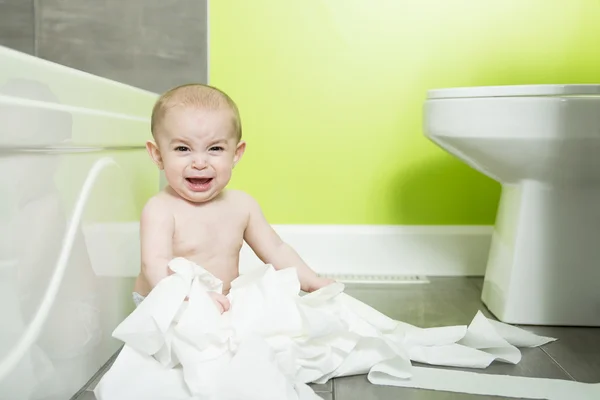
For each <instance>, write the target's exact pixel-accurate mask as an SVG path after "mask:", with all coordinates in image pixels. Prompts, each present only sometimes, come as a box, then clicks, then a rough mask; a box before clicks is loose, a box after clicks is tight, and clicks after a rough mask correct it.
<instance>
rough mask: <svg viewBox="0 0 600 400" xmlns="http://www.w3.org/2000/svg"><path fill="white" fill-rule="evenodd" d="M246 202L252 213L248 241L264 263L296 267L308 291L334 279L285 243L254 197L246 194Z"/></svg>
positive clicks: (247, 233) (301, 282)
mask: <svg viewBox="0 0 600 400" xmlns="http://www.w3.org/2000/svg"><path fill="white" fill-rule="evenodd" d="M244 201H245V202H246V203H247V207H248V209H249V214H250V215H249V219H248V226H247V227H246V231H245V233H244V240H245V241H246V242H247V243H248V245H249V246H250V247H251V248H252V250H253V251H254V253H256V255H257V256H258V258H260V259H261V260H262V262H264V263H265V264H271V265H273V267H275V269H282V268H287V267H295V268H296V270H297V271H298V279H299V281H300V286H301V289H302V290H303V291H305V292H313V291H315V290H317V289H320V288H321V287H323V286H327V285H328V284H330V283H333V282H334V281H333V280H331V279H326V278H321V277H319V276H318V275H317V274H316V273H315V272H314V271H313V270H312V269H311V268H310V267H309V266H308V265H306V263H305V262H304V260H302V258H301V257H300V256H299V255H298V253H297V252H296V251H295V250H294V249H293V248H292V247H291V246H290V245H288V244H287V243H285V242H284V241H283V240H282V239H281V238H280V237H279V235H278V234H277V232H275V230H274V229H273V228H272V227H271V225H270V224H269V223H268V222H267V220H266V219H265V216H264V214H263V212H262V210H261V209H260V206H259V205H258V203H257V202H256V201H255V200H254V199H253V198H252V197H250V196H249V195H245V196H244Z"/></svg>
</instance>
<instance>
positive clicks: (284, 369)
mask: <svg viewBox="0 0 600 400" xmlns="http://www.w3.org/2000/svg"><path fill="white" fill-rule="evenodd" d="M169 268H170V269H171V270H172V271H173V272H174V273H173V274H172V275H170V276H169V277H167V278H165V279H164V280H162V281H161V282H160V283H159V284H158V285H157V286H156V287H155V288H154V289H153V290H152V292H151V293H150V294H149V295H148V297H146V299H145V300H144V301H143V302H142V303H141V304H140V305H139V306H138V307H137V308H136V309H135V310H134V311H133V312H132V313H131V314H130V315H129V316H128V317H127V318H126V319H125V320H124V321H123V322H122V323H121V324H120V325H119V326H118V327H117V328H116V329H115V331H114V332H113V336H114V337H115V338H117V339H120V340H122V341H123V342H124V343H125V345H124V347H123V350H122V351H121V353H120V354H119V355H118V357H117V359H116V360H115V362H114V364H113V366H112V367H111V369H110V370H109V371H108V372H107V373H106V374H105V375H104V377H103V378H102V379H101V381H100V382H99V384H98V385H97V386H96V388H95V394H96V397H97V399H98V400H126V399H127V400H129V399H133V398H136V399H137V398H139V399H142V398H143V399H148V400H152V399H156V400H158V399H172V400H175V399H177V400H184V399H186V400H188V399H189V400H191V399H207V400H217V399H219V400H233V399H244V400H252V399H261V400H270V399H273V400H312V399H315V400H316V399H320V397H318V396H317V395H316V394H315V393H314V391H313V390H312V389H311V388H310V386H308V385H307V383H310V382H312V383H325V382H327V381H328V380H329V379H331V378H335V377H340V376H349V375H356V374H368V379H369V381H370V382H371V383H374V384H384V385H392V386H394V385H396V386H408V387H411V382H413V380H414V386H415V387H418V386H419V385H420V386H421V387H423V386H428V381H427V379H428V378H427V376H426V375H427V373H428V372H425V373H423V372H422V371H421V370H428V368H419V369H417V368H415V367H413V366H412V365H411V361H418V362H421V363H426V364H431V365H439V366H456V367H469V368H486V367H487V366H489V365H490V363H492V362H493V361H495V360H496V361H500V362H506V363H512V364H516V363H518V362H519V361H520V359H521V352H520V351H519V349H518V348H517V347H516V346H519V347H534V346H540V345H543V344H545V343H548V342H550V341H553V340H555V339H553V338H548V337H541V336H537V335H534V334H532V333H529V332H527V331H524V330H522V329H519V328H516V327H512V326H510V325H506V324H502V323H499V322H496V321H492V320H489V319H487V318H486V317H485V316H484V315H483V314H481V313H480V312H479V313H477V315H476V316H475V318H474V319H473V321H472V323H471V324H470V325H469V326H468V327H467V326H450V327H440V328H429V329H424V328H419V327H416V326H412V325H409V324H406V323H403V322H401V321H395V320H393V319H391V318H388V317H387V316H385V315H383V314H382V313H380V312H378V311H376V310H374V309H373V308H371V307H369V306H368V305H366V304H364V303H362V302H360V301H358V300H356V299H354V298H353V297H351V296H349V295H347V294H346V293H344V286H343V285H342V284H340V283H335V284H332V285H329V286H327V287H324V288H322V289H320V290H318V291H316V292H313V293H310V294H306V295H301V294H300V293H301V292H300V283H299V281H298V277H297V274H296V270H295V269H293V268H288V269H283V270H279V271H276V270H275V269H274V268H273V267H272V266H270V265H264V266H261V267H258V268H256V269H254V270H252V271H251V272H248V273H246V274H243V275H241V276H239V277H238V278H237V279H236V280H234V281H233V282H232V285H231V290H230V293H229V295H228V298H229V300H230V303H231V308H230V310H229V311H227V312H225V313H223V314H220V313H219V311H218V310H217V308H216V307H215V305H214V303H213V301H212V299H211V298H210V297H209V296H208V294H207V292H208V291H219V292H220V291H221V290H222V282H221V281H219V280H218V279H217V278H215V277H214V276H213V275H211V274H210V273H209V272H208V271H206V270H205V269H203V268H201V267H200V266H198V265H196V264H194V263H192V262H190V261H188V260H186V259H183V258H175V259H173V260H172V261H171V262H170V264H169ZM186 297H188V298H189V301H185V298H186ZM415 371H417V372H416V373H415ZM434 371H435V370H434ZM448 372H456V371H445V370H437V371H436V372H432V373H434V374H435V373H441V374H442V377H440V376H435V378H434V379H438V380H439V379H442V380H443V379H445V378H443V375H444V373H448ZM488 376H491V375H488ZM499 378H503V377H502V376H499ZM450 379H454V378H450ZM492 379H493V378H492ZM431 386H432V385H431V382H429V387H428V388H430V389H436V387H431ZM433 386H435V385H433ZM442 386H443V385H442ZM446 386H448V385H446ZM438 390H451V391H460V390H459V389H456V388H455V387H452V385H450V387H444V388H441V389H439V388H438ZM484 392H485V391H484ZM532 398H535V397H532Z"/></svg>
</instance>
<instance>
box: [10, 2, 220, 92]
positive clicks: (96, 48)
mask: <svg viewBox="0 0 600 400" xmlns="http://www.w3.org/2000/svg"><path fill="white" fill-rule="evenodd" d="M207 1H208V0H127V1H123V0H41V1H40V0H0V44H2V45H5V46H8V47H12V48H15V49H17V50H20V51H24V52H27V53H29V54H35V55H36V56H38V57H41V58H44V59H47V60H50V61H53V62H57V63H59V64H63V65H66V66H69V67H72V68H76V69H79V70H83V71H86V72H90V73H92V74H94V75H99V76H103V77H106V78H109V79H112V80H116V81H119V82H123V83H126V84H130V85H133V86H137V87H140V88H143V89H146V90H150V91H152V92H157V93H161V92H164V91H165V90H167V89H169V88H171V87H173V86H176V85H179V84H182V83H187V82H203V83H205V82H207V72H208V65H207V62H208V51H207V50H208V48H207V35H208V32H207Z"/></svg>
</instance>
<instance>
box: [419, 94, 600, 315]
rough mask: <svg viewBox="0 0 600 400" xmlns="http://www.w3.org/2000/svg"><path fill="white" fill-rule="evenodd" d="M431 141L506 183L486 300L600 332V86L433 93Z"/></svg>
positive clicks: (428, 109)
mask: <svg viewBox="0 0 600 400" xmlns="http://www.w3.org/2000/svg"><path fill="white" fill-rule="evenodd" d="M424 131H425V134H426V136H427V137H428V138H429V139H431V140H432V141H434V142H435V143H437V144H438V145H439V146H440V147H441V148H443V149H445V150H446V151H448V152H449V153H451V154H453V155H454V156H456V157H458V158H459V159H461V160H462V161H463V162H465V163H467V164H468V165H470V166H471V167H473V168H475V169H476V170H478V171H480V172H482V173H483V174H485V175H487V176H489V177H491V178H493V179H495V180H497V181H498V182H500V183H501V184H502V197H501V200H500V205H499V208H498V213H497V216H496V223H495V227H494V234H493V238H492V245H491V249H490V254H489V259H488V265H487V270H486V273H485V282H484V286H483V293H482V300H483V302H484V303H485V304H486V305H487V307H488V308H489V309H490V311H491V312H492V313H493V314H494V315H495V316H496V317H497V318H498V319H499V320H501V321H504V322H507V323H516V324H526V325H569V326H600V84H598V85H524V86H493V87H492V86H490V87H468V88H451V89H437V90H431V91H429V92H428V94H427V100H426V102H425V107H424Z"/></svg>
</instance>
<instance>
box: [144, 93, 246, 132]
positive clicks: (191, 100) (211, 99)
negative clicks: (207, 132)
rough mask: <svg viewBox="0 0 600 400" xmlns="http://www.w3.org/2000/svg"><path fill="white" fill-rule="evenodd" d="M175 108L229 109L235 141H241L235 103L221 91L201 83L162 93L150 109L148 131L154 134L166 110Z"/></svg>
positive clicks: (240, 130)
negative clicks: (150, 116) (150, 115)
mask: <svg viewBox="0 0 600 400" xmlns="http://www.w3.org/2000/svg"><path fill="white" fill-rule="evenodd" d="M176 106H194V107H198V108H203V109H208V110H219V109H223V108H226V109H229V110H230V111H231V113H232V114H233V115H232V117H233V129H234V132H233V133H234V135H235V138H236V139H237V141H240V140H241V139H242V123H241V119H240V113H239V111H238V108H237V105H236V104H235V102H234V101H233V100H232V99H231V97H229V96H228V95H227V94H226V93H225V92H223V91H222V90H219V89H217V88H216V87H213V86H209V85H204V84H201V83H189V84H185V85H181V86H177V87H174V88H172V89H170V90H168V91H167V92H165V93H163V94H162V95H161V96H160V97H159V98H158V100H157V101H156V103H155V104H154V108H153V109H152V118H151V122H150V130H151V131H152V136H153V137H154V138H155V139H156V132H157V129H158V127H159V126H160V123H161V122H162V120H163V119H164V117H165V115H166V113H167V111H168V110H170V109H171V108H173V107H176Z"/></svg>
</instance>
